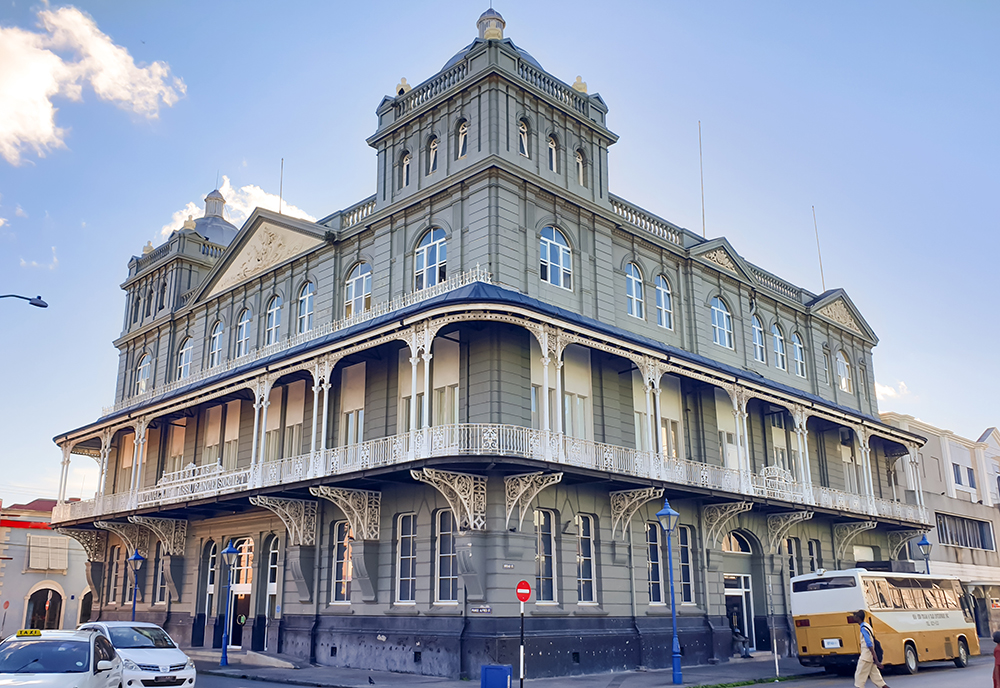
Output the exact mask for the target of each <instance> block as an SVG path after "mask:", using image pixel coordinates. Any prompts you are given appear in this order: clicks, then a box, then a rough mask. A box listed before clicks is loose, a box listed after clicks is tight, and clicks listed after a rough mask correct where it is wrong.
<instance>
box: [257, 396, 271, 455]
mask: <svg viewBox="0 0 1000 688" xmlns="http://www.w3.org/2000/svg"><path fill="white" fill-rule="evenodd" d="M270 405H271V388H270V387H267V388H266V389H265V394H264V398H263V399H261V400H260V408H261V411H260V444H259V445H258V446H259V447H260V451H259V454H260V456H258V457H257V463H258V464H263V463H264V460H265V459H266V458H267V407H268V406H270Z"/></svg>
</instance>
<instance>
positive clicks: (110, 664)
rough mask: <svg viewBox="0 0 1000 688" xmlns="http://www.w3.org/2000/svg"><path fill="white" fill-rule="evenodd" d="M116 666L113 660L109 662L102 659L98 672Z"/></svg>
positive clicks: (109, 669) (98, 665)
mask: <svg viewBox="0 0 1000 688" xmlns="http://www.w3.org/2000/svg"><path fill="white" fill-rule="evenodd" d="M114 666H115V665H114V663H113V662H109V661H108V660H106V659H102V660H101V661H99V662H98V663H97V673H98V674H99V673H101V672H102V671H111V670H112V669H113V668H114Z"/></svg>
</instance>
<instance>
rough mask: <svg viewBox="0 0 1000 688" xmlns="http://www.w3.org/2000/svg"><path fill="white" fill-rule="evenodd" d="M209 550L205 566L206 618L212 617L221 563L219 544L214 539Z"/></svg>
mask: <svg viewBox="0 0 1000 688" xmlns="http://www.w3.org/2000/svg"><path fill="white" fill-rule="evenodd" d="M211 545H212V548H211V549H210V550H208V561H207V562H206V566H205V618H206V619H211V618H212V608H213V606H214V603H215V578H216V574H217V572H218V565H219V546H218V545H217V544H216V543H215V541H212V543H211Z"/></svg>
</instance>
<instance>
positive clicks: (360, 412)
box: [340, 363, 366, 446]
mask: <svg viewBox="0 0 1000 688" xmlns="http://www.w3.org/2000/svg"><path fill="white" fill-rule="evenodd" d="M365 382H366V368H365V364H364V363H356V364H355V365H352V366H347V367H346V368H344V371H343V373H341V376H340V408H341V412H342V415H341V429H340V444H341V446H348V445H352V444H357V443H358V442H363V441H364V437H365Z"/></svg>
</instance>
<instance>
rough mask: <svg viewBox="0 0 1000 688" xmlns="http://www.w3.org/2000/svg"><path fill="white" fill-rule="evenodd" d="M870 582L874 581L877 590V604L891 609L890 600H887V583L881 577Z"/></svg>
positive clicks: (888, 598)
mask: <svg viewBox="0 0 1000 688" xmlns="http://www.w3.org/2000/svg"><path fill="white" fill-rule="evenodd" d="M872 582H873V583H875V587H876V589H877V590H878V606H879V607H881V608H882V609H892V602H890V601H889V600H890V596H889V584H888V583H887V582H886V581H885V580H883V579H878V580H874V581H872Z"/></svg>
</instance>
